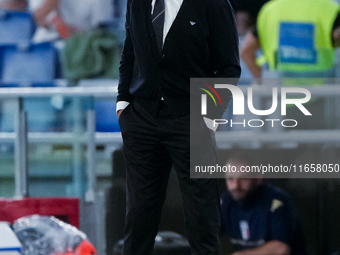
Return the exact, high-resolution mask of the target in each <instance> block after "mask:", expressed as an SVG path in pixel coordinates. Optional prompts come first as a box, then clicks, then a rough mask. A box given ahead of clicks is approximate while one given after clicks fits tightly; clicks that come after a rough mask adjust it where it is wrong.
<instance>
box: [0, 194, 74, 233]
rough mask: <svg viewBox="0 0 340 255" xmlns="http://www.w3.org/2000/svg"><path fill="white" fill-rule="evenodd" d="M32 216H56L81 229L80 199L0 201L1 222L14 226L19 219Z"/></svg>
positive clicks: (46, 198) (54, 198) (50, 198)
mask: <svg viewBox="0 0 340 255" xmlns="http://www.w3.org/2000/svg"><path fill="white" fill-rule="evenodd" d="M32 214H39V215H43V216H54V217H56V218H58V219H60V220H62V221H64V222H66V223H69V224H71V225H73V226H75V227H76V228H78V229H79V198H73V197H43V198H23V199H0V221H8V222H10V223H11V224H13V222H14V221H15V220H17V219H18V218H21V217H24V216H28V215H32Z"/></svg>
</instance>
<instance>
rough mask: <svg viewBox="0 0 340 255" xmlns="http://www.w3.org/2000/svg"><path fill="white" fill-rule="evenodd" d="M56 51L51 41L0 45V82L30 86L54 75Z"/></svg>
mask: <svg viewBox="0 0 340 255" xmlns="http://www.w3.org/2000/svg"><path fill="white" fill-rule="evenodd" d="M57 61H58V59H57V51H56V49H55V48H54V46H53V45H52V44H51V43H41V44H26V45H22V44H21V45H20V44H8V45H0V82H1V83H3V84H18V85H19V86H31V85H32V84H33V83H37V82H39V83H51V82H53V80H54V78H55V77H56V68H57Z"/></svg>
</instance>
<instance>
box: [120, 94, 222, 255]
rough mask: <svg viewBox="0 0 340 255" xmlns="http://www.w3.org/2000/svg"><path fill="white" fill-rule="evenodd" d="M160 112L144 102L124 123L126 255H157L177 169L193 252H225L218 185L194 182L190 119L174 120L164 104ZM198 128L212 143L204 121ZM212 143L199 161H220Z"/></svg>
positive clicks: (126, 115) (212, 254) (132, 109)
mask: <svg viewBox="0 0 340 255" xmlns="http://www.w3.org/2000/svg"><path fill="white" fill-rule="evenodd" d="M156 108H157V109H149V110H147V109H145V107H142V106H141V104H140V103H137V102H133V103H131V104H130V105H129V106H128V107H127V108H126V109H125V110H124V111H123V112H122V114H121V116H120V118H119V123H120V126H121V131H122V136H123V142H124V146H123V148H124V155H125V159H126V162H127V175H126V179H127V215H126V226H125V234H124V252H123V254H124V255H150V254H151V253H152V249H153V245H154V240H155V236H156V235H157V232H158V225H159V222H160V219H161V213H162V207H163V204H164V201H165V197H166V187H167V182H168V178H169V173H170V170H171V168H172V165H173V166H174V168H175V170H176V173H177V176H178V179H179V184H180V189H181V193H182V199H183V209H184V216H185V227H186V233H187V238H188V241H189V243H190V246H191V253H192V254H193V255H200V254H202V255H203V254H205V255H208V254H209V255H217V254H219V252H220V244H219V233H220V224H219V192H218V187H217V181H216V179H193V178H190V148H189V147H190V116H189V114H185V115H182V116H181V115H178V114H176V116H175V114H172V113H171V112H170V111H169V109H168V108H167V106H166V104H165V103H164V102H163V101H162V102H160V104H159V105H158V106H157V107H156ZM200 118H201V117H200ZM201 119H202V118H201ZM199 129H201V130H202V132H203V133H204V135H205V136H208V137H209V136H210V138H211V135H210V132H209V130H208V129H207V127H206V126H205V124H204V122H203V120H202V121H201V122H200V127H199ZM208 140H209V141H208V145H205V148H204V153H205V155H203V156H202V157H199V158H200V159H204V158H206V159H208V160H210V161H211V162H216V151H215V148H214V145H213V142H212V140H211V139H208ZM205 141H207V139H206V140H205ZM169 195H171V194H169Z"/></svg>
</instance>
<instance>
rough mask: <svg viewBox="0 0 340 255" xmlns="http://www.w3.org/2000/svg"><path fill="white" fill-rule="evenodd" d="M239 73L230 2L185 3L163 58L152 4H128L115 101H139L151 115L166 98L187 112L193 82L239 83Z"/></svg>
mask: <svg viewBox="0 0 340 255" xmlns="http://www.w3.org/2000/svg"><path fill="white" fill-rule="evenodd" d="M240 71H241V70H240V66H239V51H238V36H237V30H236V25H235V19H234V14H233V10H232V8H231V6H230V4H229V2H228V1H227V0H184V1H183V4H182V6H181V8H180V10H179V12H178V14H177V17H176V19H175V20H174V22H173V24H172V27H171V28H170V30H169V32H168V34H167V36H166V39H165V42H164V46H163V50H162V52H161V54H160V53H159V52H158V50H157V44H156V39H155V36H154V31H153V28H152V24H151V0H128V6H127V20H126V39H125V43H124V48H123V51H122V56H121V65H120V70H119V72H120V81H119V86H118V98H117V101H128V102H131V101H132V100H136V101H140V102H142V104H143V105H144V106H145V107H146V108H147V109H148V110H150V111H151V110H152V109H155V108H156V107H155V106H156V105H155V104H157V102H159V101H160V98H161V97H163V98H164V100H165V101H164V102H166V103H167V104H169V106H170V108H171V109H173V110H174V113H176V112H177V113H179V112H180V113H188V112H189V108H190V97H189V95H190V78H194V77H195V78H200V77H235V78H239V76H240ZM229 99H230V98H229ZM229 99H228V100H229ZM224 110H225V109H221V111H220V112H219V113H218V115H221V114H222V112H223V111H224ZM210 117H211V118H218V117H220V116H217V115H216V116H210Z"/></svg>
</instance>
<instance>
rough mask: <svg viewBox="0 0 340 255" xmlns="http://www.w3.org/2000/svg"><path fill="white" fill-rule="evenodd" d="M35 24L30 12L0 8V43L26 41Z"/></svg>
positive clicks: (30, 36)
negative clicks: (9, 10)
mask: <svg viewBox="0 0 340 255" xmlns="http://www.w3.org/2000/svg"><path fill="white" fill-rule="evenodd" d="M35 28H36V25H35V22H34V20H33V17H32V15H31V14H30V13H26V12H8V11H3V10H1V9H0V44H12V43H27V42H29V41H30V40H31V38H32V35H33V33H34V31H35Z"/></svg>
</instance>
